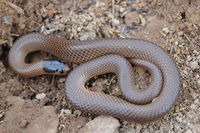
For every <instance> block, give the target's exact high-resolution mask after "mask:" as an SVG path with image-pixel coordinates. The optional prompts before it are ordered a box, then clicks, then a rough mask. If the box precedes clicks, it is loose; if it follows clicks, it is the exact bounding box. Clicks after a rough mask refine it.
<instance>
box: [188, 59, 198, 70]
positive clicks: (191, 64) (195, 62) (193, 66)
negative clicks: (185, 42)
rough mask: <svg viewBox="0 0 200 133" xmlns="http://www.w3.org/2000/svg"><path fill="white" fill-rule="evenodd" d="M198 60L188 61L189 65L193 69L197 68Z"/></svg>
mask: <svg viewBox="0 0 200 133" xmlns="http://www.w3.org/2000/svg"><path fill="white" fill-rule="evenodd" d="M198 66H199V65H198V62H197V61H192V62H190V67H191V68H192V69H193V70H194V69H197V68H198Z"/></svg>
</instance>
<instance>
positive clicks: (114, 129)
mask: <svg viewBox="0 0 200 133" xmlns="http://www.w3.org/2000/svg"><path fill="white" fill-rule="evenodd" d="M119 126H120V123H119V121H118V120H117V119H115V118H113V117H110V116H99V117H96V118H95V119H94V120H92V121H90V122H88V123H87V124H86V125H85V126H84V127H82V128H81V129H80V130H79V132H78V133H119V131H118V128H119Z"/></svg>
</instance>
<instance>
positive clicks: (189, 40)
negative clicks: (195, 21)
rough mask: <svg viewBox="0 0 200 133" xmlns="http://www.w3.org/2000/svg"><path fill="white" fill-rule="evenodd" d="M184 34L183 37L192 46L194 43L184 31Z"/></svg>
mask: <svg viewBox="0 0 200 133" xmlns="http://www.w3.org/2000/svg"><path fill="white" fill-rule="evenodd" d="M183 35H184V37H185V38H186V39H187V40H188V41H189V42H190V44H191V45H192V46H193V47H194V44H193V42H192V41H191V40H190V38H189V37H188V36H187V35H186V34H185V33H184V34H183Z"/></svg>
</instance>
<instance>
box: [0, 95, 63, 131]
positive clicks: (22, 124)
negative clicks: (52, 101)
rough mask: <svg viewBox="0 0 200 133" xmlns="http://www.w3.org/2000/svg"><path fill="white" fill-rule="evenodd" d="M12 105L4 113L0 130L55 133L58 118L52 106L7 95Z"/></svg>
mask: <svg viewBox="0 0 200 133" xmlns="http://www.w3.org/2000/svg"><path fill="white" fill-rule="evenodd" d="M6 101H7V102H8V103H9V104H10V105H12V106H11V107H9V110H8V111H7V112H6V114H5V118H4V121H3V123H2V124H1V125H0V131H2V132H5V133H8V132H9V133H11V132H16V133H56V132H57V127H58V123H59V119H58V117H57V115H56V113H55V111H54V108H53V106H44V107H41V106H40V105H39V104H35V103H34V102H33V101H29V100H23V99H21V98H20V97H15V96H8V97H7V99H6Z"/></svg>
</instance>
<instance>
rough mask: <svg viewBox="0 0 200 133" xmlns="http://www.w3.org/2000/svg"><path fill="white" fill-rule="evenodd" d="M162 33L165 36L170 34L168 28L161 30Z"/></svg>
mask: <svg viewBox="0 0 200 133" xmlns="http://www.w3.org/2000/svg"><path fill="white" fill-rule="evenodd" d="M162 31H163V32H164V33H165V34H169V33H170V30H169V28H167V27H166V28H163V29H162Z"/></svg>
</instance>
